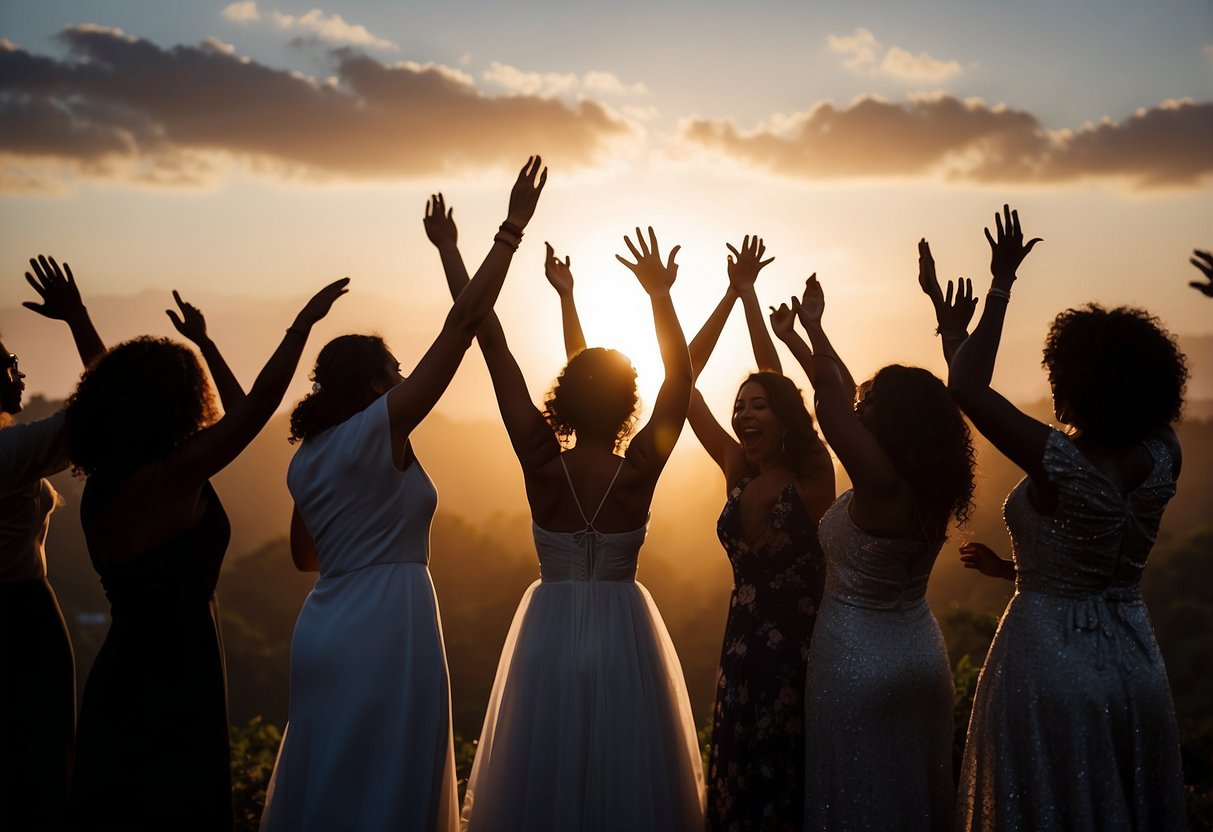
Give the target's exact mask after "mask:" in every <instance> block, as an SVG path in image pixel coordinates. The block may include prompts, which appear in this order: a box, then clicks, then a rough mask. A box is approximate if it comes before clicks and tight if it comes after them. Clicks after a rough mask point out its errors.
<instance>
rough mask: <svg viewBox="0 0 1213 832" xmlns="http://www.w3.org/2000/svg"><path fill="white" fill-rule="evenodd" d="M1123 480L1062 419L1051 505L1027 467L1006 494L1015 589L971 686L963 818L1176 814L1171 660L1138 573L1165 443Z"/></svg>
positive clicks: (1052, 444) (1158, 825)
mask: <svg viewBox="0 0 1213 832" xmlns="http://www.w3.org/2000/svg"><path fill="white" fill-rule="evenodd" d="M1145 447H1146V449H1147V450H1148V451H1149V453H1150V456H1151V457H1152V458H1153V459H1154V469H1153V471H1152V472H1151V474H1150V475H1149V476H1148V477H1147V478H1146V480H1145V481H1144V482H1142V484H1141V485H1139V486H1138V487H1137V488H1135V489H1133V490H1132V491H1131V492H1130V493H1129V494H1127V495H1123V496H1122V495H1121V494H1120V492H1119V490H1118V489H1117V488H1116V487H1115V486H1114V485H1113V484H1112V483H1111V482H1109V481H1108V480H1107V478H1106V477H1104V475H1103V474H1102V473H1101V472H1100V471H1099V470H1097V469H1096V468H1094V467H1093V466H1092V465H1091V464H1090V463H1089V462H1088V461H1087V460H1086V458H1085V457H1083V455H1082V453H1081V452H1080V451H1079V450H1078V449H1077V448H1076V447H1075V446H1074V444H1073V443H1072V442H1071V441H1070V440H1069V439H1068V438H1067V437H1066V436H1065V435H1064V434H1062V433H1061V432H1059V431H1053V432H1052V433H1050V435H1049V438H1048V440H1047V441H1046V443H1045V450H1044V459H1043V465H1044V470H1045V473H1046V474H1047V475H1048V477H1049V481H1050V482H1051V483H1052V484H1053V485H1055V486H1056V487H1057V494H1058V496H1057V509H1056V510H1055V511H1054V512H1053V513H1052V514H1051V515H1048V516H1045V515H1041V514H1039V513H1037V512H1036V510H1035V509H1034V508H1033V507H1032V505H1031V504H1030V503H1029V502H1028V497H1027V490H1028V485H1029V480H1027V479H1026V478H1025V479H1024V480H1022V481H1021V482H1020V483H1019V484H1018V485H1017V486H1015V488H1014V490H1012V491H1011V493H1010V495H1009V496H1008V497H1007V501H1006V504H1005V505H1004V507H1003V514H1004V517H1005V519H1006V523H1007V528H1008V529H1009V530H1010V533H1011V541H1012V543H1013V545H1014V557H1015V566H1016V572H1017V577H1016V582H1015V583H1016V586H1015V595H1014V596H1013V597H1012V598H1011V601H1010V603H1009V604H1007V609H1006V612H1004V613H1003V617H1002V622H1001V623H1000V624H999V625H998V632H997V633H996V634H995V636H994V641H993V643H992V644H991V645H990V652H989V654H988V655H987V656H986V662H985V665H984V666H983V667H982V671H981V676H980V678H979V680H978V683H977V690H976V692H975V694H974V700H973V713H972V716H971V717H970V719H969V733H968V738H967V740H966V742H965V753H964V762H963V765H962V767H961V774H960V789H959V795H958V825H959V826H960V827H961V828H963V829H999V830H1021V829H1022V830H1029V829H1071V830H1103V829H1138V830H1140V829H1184V828H1186V824H1187V820H1186V815H1185V811H1186V810H1185V807H1184V793H1183V782H1184V781H1183V772H1182V770H1181V762H1180V752H1179V736H1178V728H1177V727H1176V722H1175V708H1174V704H1173V702H1172V700H1171V691H1170V687H1169V686H1168V684H1167V673H1166V669H1165V668H1164V667H1163V663H1162V656H1161V655H1160V653H1159V651H1158V643H1157V641H1156V640H1155V638H1154V629H1153V627H1152V626H1151V625H1150V616H1149V613H1148V612H1147V611H1146V607H1145V604H1144V603H1143V601H1142V599H1141V576H1142V571H1143V570H1144V569H1145V566H1146V558H1147V556H1148V555H1149V553H1150V549H1151V547H1152V546H1153V544H1154V539H1155V537H1156V535H1157V534H1158V527H1159V523H1160V522H1161V521H1162V514H1163V510H1164V509H1165V508H1166V506H1167V502H1168V501H1169V500H1170V499H1171V497H1172V496H1174V494H1175V480H1174V477H1173V476H1172V469H1171V455H1170V454H1169V453H1168V452H1167V449H1166V446H1165V445H1164V444H1163V443H1162V442H1160V441H1158V440H1156V439H1151V440H1149V441H1147V442H1146V443H1145Z"/></svg>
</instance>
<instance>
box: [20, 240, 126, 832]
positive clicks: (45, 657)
mask: <svg viewBox="0 0 1213 832" xmlns="http://www.w3.org/2000/svg"><path fill="white" fill-rule="evenodd" d="M29 262H30V266H31V267H32V268H33V270H34V274H32V275H31V274H30V273H29V272H26V273H25V278H26V280H28V281H29V283H30V285H31V286H32V287H33V288H34V290H35V291H36V292H37V293H38V295H39V297H40V299H41V303H35V302H32V301H31V302H27V303H26V304H25V306H26V307H28V308H29V309H32V310H33V311H35V312H37V313H38V314H40V315H42V316H43V317H46V318H50V319H52V320H59V321H64V322H65V323H67V325H68V327H69V328H70V329H71V333H72V337H73V339H74V340H75V342H76V348H77V351H78V352H79V353H80V360H81V361H83V362H84V366H85V367H87V366H88V365H89V364H91V363H92V362H93V361H96V360H97V359H98V358H99V357H100V356H101V355H102V354H103V353H104V352H105V346H104V345H103V344H102V343H101V339H100V338H99V337H98V336H97V330H96V329H95V328H94V327H93V322H92V320H90V319H89V315H88V310H87V309H85V307H84V303H83V301H82V300H81V299H80V291H79V290H78V289H77V288H76V281H75V278H73V277H72V270H71V267H70V266H68V264H67V263H64V264H63V268H62V269H61V268H60V267H59V264H58V263H56V262H55V258H53V257H45V256H39V257H38V259H36V260H35V259H31V260H30V261H29ZM35 275H36V277H35ZM24 379H25V373H23V372H21V370H20V367H19V365H18V363H17V356H16V355H15V354H14V353H10V352H9V351H8V348H7V347H6V346H5V345H4V344H2V343H0V428H4V430H2V431H0V828H4V829H46V828H52V827H54V826H55V825H56V824H58V823H61V822H62V821H63V817H64V814H63V813H64V807H65V806H66V803H67V789H68V784H69V781H70V776H71V766H72V756H73V749H74V747H75V733H76V657H75V655H74V654H73V653H72V642H71V639H70V638H69V636H68V633H67V624H66V622H65V621H64V620H63V613H62V612H61V611H60V609H59V601H58V599H57V598H56V597H55V591H54V590H53V589H52V588H51V585H50V583H49V582H48V581H47V579H46V549H45V545H46V534H47V529H48V526H49V525H50V517H51V512H53V511H54V510H55V508H56V506H57V505H58V504H59V495H58V493H56V491H55V489H54V488H53V487H52V486H51V484H50V482H48V481H47V480H46V479H44V477H48V476H50V475H51V474H55V473H58V472H59V471H62V470H63V469H64V468H66V467H67V465H68V460H67V442H66V440H65V433H64V411H63V410H59V411H58V412H57V413H55V414H54V415H52V416H49V417H47V418H45V419H40V420H38V421H36V422H27V423H25V424H21V425H12V424H11V422H12V417H13V416H15V415H16V414H18V413H20V412H21V406H22V403H21V398H22V393H23V392H24V390H25V381H24Z"/></svg>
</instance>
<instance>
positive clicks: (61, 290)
mask: <svg viewBox="0 0 1213 832" xmlns="http://www.w3.org/2000/svg"><path fill="white" fill-rule="evenodd" d="M29 264H30V266H31V267H32V268H33V270H34V273H33V274H30V273H29V272H26V273H25V279H26V281H28V282H29V285H30V286H32V287H33V289H34V291H35V292H37V293H38V297H40V298H41V299H42V302H41V303H35V302H34V301H28V300H27V301H25V302H24V303H23V304H21V305H22V306H24V307H25V308H26V309H30V310H33V311H34V312H37V313H38V314H39V315H41V316H43V317H44V318H50V319H51V320H55V321H68V322H69V323H70V322H71V321H72V320H73V319H74V318H76V317H77V316H79V315H81V314H82V313H83V312H84V301H82V300H81V299H80V290H79V289H78V288H76V279H75V278H74V277H72V268H71V266H69V265H68V264H67V263H64V264H63V268H62V269H60V268H59V264H58V263H56V262H55V258H54V257H47V256H46V255H45V254H39V255H38V257H37V259H35V258H33V257H31V258H30V261H29Z"/></svg>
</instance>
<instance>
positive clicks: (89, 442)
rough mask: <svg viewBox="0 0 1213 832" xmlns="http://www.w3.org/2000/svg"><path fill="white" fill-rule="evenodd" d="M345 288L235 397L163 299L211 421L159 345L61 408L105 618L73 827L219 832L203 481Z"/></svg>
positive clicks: (213, 618)
mask: <svg viewBox="0 0 1213 832" xmlns="http://www.w3.org/2000/svg"><path fill="white" fill-rule="evenodd" d="M348 282H349V280H348V279H342V280H338V281H337V282H335V283H332V284H330V285H329V286H327V287H325V288H324V289H322V290H321V291H320V292H319V293H317V294H316V296H315V297H313V298H312V299H311V300H310V301H309V302H308V304H307V305H306V306H305V307H304V308H303V310H302V311H300V313H299V314H298V316H297V317H296V318H295V321H294V323H293V324H291V326H290V328H288V329H287V330H286V334H285V336H284V337H283V339H282V343H281V344H279V346H278V348H277V349H276V350H275V351H274V354H273V355H272V356H270V359H269V360H268V361H267V362H266V364H265V367H264V368H263V369H262V370H261V372H260V374H259V375H258V376H257V380H256V382H254V384H253V386H252V388H251V389H250V390H249V392H248V394H247V395H245V394H244V393H243V392H242V391H241V390H240V389H239V384H236V383H235V379H234V377H233V376H232V375H231V372H230V370H228V369H227V366H226V364H224V363H223V359H222V357H221V356H220V355H219V352H218V350H217V349H216V348H215V346H214V343H213V342H211V341H210V339H209V338H207V337H206V336H205V322H204V321H203V320H202V317H201V315H200V314H199V313H198V312H197V310H195V309H193V307H190V306H189V305H188V304H185V303H183V302H181V301H180V299H179V298H178V303H179V304H181V311H182V315H183V318H177V317H176V315H175V313H172V312H170V313H169V315H170V317H172V318H173V319H174V323H175V324H176V325H177V327H178V329H180V330H182V331H183V332H184V333H187V337H191V338H197V339H200V340H201V343H200V344H199V346H200V347H201V351H202V355H203V357H204V358H205V359H206V361H207V364H208V365H209V366H210V368H211V374H212V376H213V377H214V378H215V382H216V384H217V386H218V388H219V392H220V395H221V398H222V400H223V405H224V408H225V410H226V413H225V414H224V416H223V417H222V418H219V419H215V406H214V400H213V395H212V392H211V387H210V384H209V383H208V382H207V377H206V374H205V373H204V372H203V370H202V367H201V366H200V364H199V363H198V359H197V357H196V356H195V354H194V353H193V352H192V351H191V350H189V349H188V348H186V347H184V346H182V345H180V344H177V343H174V342H172V341H169V340H167V339H164V338H152V337H141V338H136V339H134V340H131V341H127V342H125V343H122V344H119V345H118V346H116V347H114V348H113V349H112V350H110V351H109V352H108V353H107V354H106V355H105V356H104V357H103V358H101V360H99V361H98V362H97V363H96V364H94V365H93V366H92V367H91V368H90V369H89V370H88V371H87V372H86V373H85V374H84V377H83V378H82V379H81V380H80V384H79V386H78V387H77V388H76V392H75V393H74V394H73V395H72V397H71V399H70V400H69V402H68V407H67V442H68V452H69V455H70V457H71V460H72V463H73V464H74V465H75V466H76V467H77V468H79V469H80V470H82V471H83V472H84V473H85V474H87V475H88V480H87V482H86V483H85V486H84V496H83V499H82V502H81V506H80V519H81V523H82V525H83V527H84V534H85V539H86V540H87V542H88V549H89V556H90V557H91V558H92V562H93V566H94V568H95V569H96V570H97V573H98V574H99V575H100V576H101V583H102V585H103V586H104V587H105V594H106V597H107V598H108V599H109V601H110V612H111V619H112V620H111V623H110V628H109V632H108V633H106V637H105V642H104V643H103V644H102V645H101V650H100V651H99V652H98V654H97V659H96V661H95V662H94V663H93V668H92V670H91V672H90V673H89V676H88V680H87V682H86V683H85V687H84V698H83V702H82V704H81V708H80V727H79V731H78V732H77V756H76V773H75V779H74V781H73V783H72V794H71V805H70V812H71V815H72V817H73V820H74V823H75V825H76V826H77V827H78V828H82V829H95V828H119V829H230V828H231V827H232V824H233V818H232V794H231V771H230V765H231V764H230V752H229V749H228V722H227V690H226V684H227V683H226V677H225V673H224V667H223V648H222V644H221V641H220V638H219V625H218V607H217V606H216V603H215V594H214V593H215V584H216V582H217V581H218V579H219V570H220V567H221V566H222V563H223V556H224V553H225V552H226V550H227V544H228V538H229V535H230V530H231V528H230V526H229V524H228V521H227V515H226V514H225V512H224V511H223V506H222V505H221V504H220V502H219V497H218V495H217V494H216V493H215V490H214V489H213V488H212V487H211V484H210V478H211V477H212V476H214V475H215V474H217V473H218V472H219V471H221V470H222V469H223V468H224V467H225V466H226V465H227V464H228V463H229V462H231V461H232V460H233V459H235V458H236V456H237V455H239V453H240V452H241V451H242V450H244V448H245V446H247V445H248V443H249V442H250V441H252V439H253V437H254V436H256V435H257V433H258V432H259V431H260V430H261V428H262V427H263V426H264V425H265V423H266V421H268V420H269V418H270V416H271V415H272V414H273V413H274V410H275V408H277V406H278V404H279V403H280V402H281V401H282V396H283V394H284V393H285V392H286V388H287V385H288V384H289V383H290V380H291V376H292V374H293V373H294V371H295V366H296V365H297V364H298V362H299V355H300V353H301V352H302V351H303V347H304V344H305V343H306V341H307V337H308V333H309V332H310V331H311V328H312V325H313V324H315V323H316V321H318V320H320V319H321V318H323V317H324V316H325V315H326V314H327V313H328V311H329V308H330V307H331V306H332V304H333V302H334V301H336V299H337V298H338V297H340V296H341V295H342V294H344V293H345V291H346V289H345V286H346V284H347V283H348ZM233 385H234V386H233Z"/></svg>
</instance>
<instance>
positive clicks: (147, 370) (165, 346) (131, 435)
mask: <svg viewBox="0 0 1213 832" xmlns="http://www.w3.org/2000/svg"><path fill="white" fill-rule="evenodd" d="M216 416H217V412H216V408H215V394H214V391H213V390H212V388H211V384H210V381H209V380H208V379H207V376H206V373H205V372H204V371H203V369H202V365H201V364H200V363H199V362H198V357H197V356H196V355H195V354H194V352H193V350H191V349H189V348H188V347H186V346H184V345H182V344H178V343H175V342H173V341H170V340H168V339H167V338H153V337H151V336H143V337H141V338H135V339H133V340H130V341H126V342H124V343H121V344H119V345H118V346H116V347H114V348H113V349H111V350H110V351H109V352H107V353H106V354H105V355H104V356H102V357H101V358H100V359H99V360H98V361H97V362H96V363H95V364H93V366H92V367H90V368H89V369H87V370H86V371H85V373H84V375H83V376H82V377H81V378H80V383H79V384H78V385H77V386H76V391H75V392H74V393H72V395H71V397H70V398H69V399H68V402H67V416H66V419H67V424H66V431H67V450H68V456H69V458H70V459H71V461H72V465H73V466H75V468H76V469H77V470H79V471H83V472H84V473H85V474H89V475H91V474H94V473H97V472H103V473H105V474H106V475H107V476H108V475H117V476H122V475H124V474H129V473H133V472H134V471H137V470H138V469H140V468H142V467H143V466H145V465H148V464H149V463H151V462H153V461H154V460H156V459H160V458H162V457H164V456H167V455H168V454H169V453H171V452H172V450H173V449H174V448H176V447H177V446H178V445H179V444H181V442H182V441H183V440H185V439H186V438H188V437H189V436H192V435H193V434H195V433H197V432H198V431H199V430H201V429H202V428H204V427H206V426H207V425H209V424H210V423H211V422H213V421H214V420H215V417H216Z"/></svg>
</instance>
